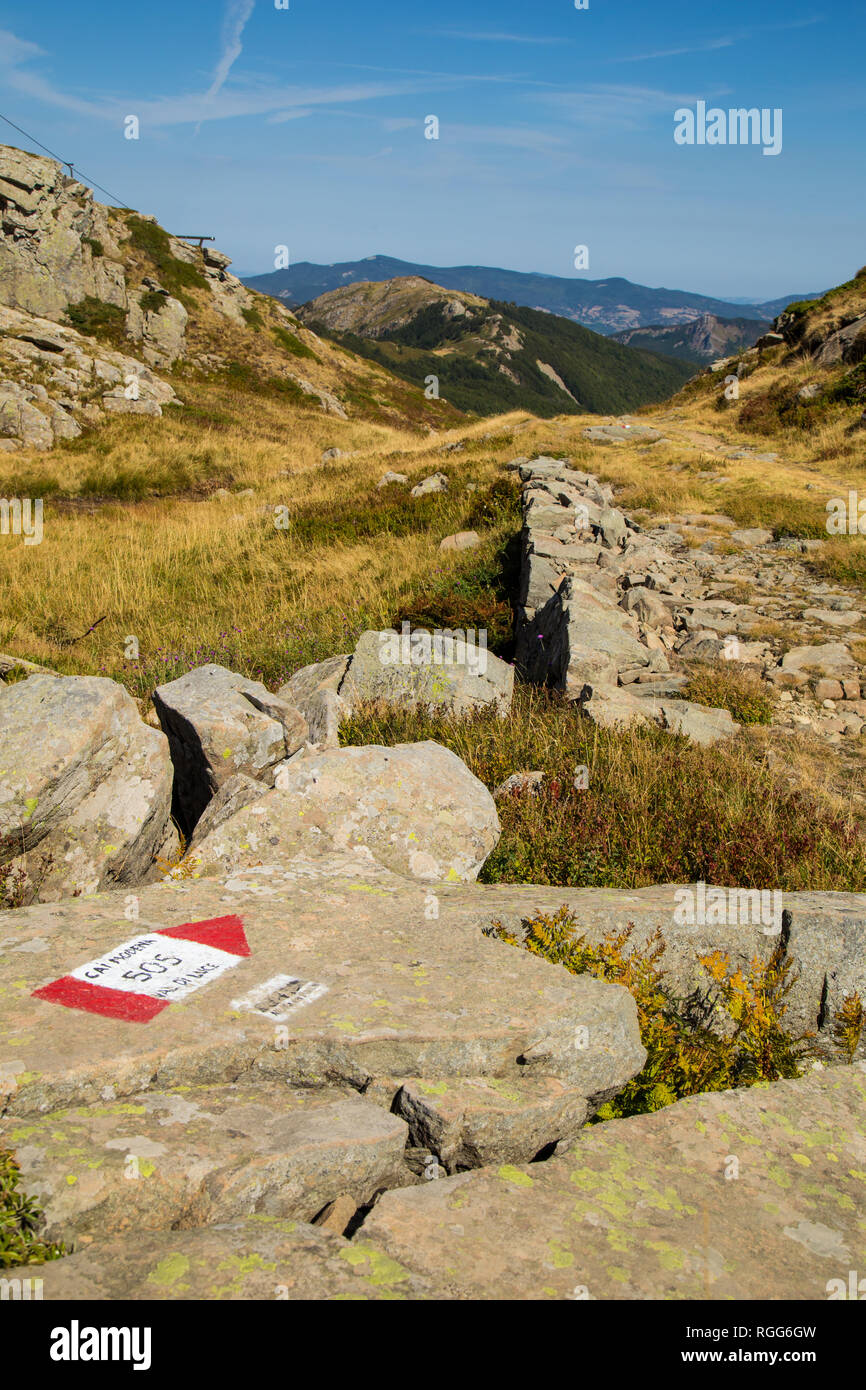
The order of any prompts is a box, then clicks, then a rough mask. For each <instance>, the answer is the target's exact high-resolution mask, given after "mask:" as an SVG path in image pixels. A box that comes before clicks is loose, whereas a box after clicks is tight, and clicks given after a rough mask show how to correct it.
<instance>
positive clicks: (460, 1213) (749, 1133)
mask: <svg viewBox="0 0 866 1390" xmlns="http://www.w3.org/2000/svg"><path fill="white" fill-rule="evenodd" d="M864 1210H866V1067H864V1066H863V1065H857V1066H853V1067H843V1068H836V1069H833V1070H830V1071H826V1072H822V1073H813V1074H812V1075H811V1076H810V1077H808V1078H805V1079H803V1080H799V1081H782V1082H776V1083H775V1084H774V1085H772V1086H765V1085H764V1086H755V1087H752V1088H750V1089H746V1090H738V1091H726V1092H723V1093H721V1094H718V1095H709V1096H699V1097H694V1098H692V1099H690V1100H686V1101H682V1102H680V1103H679V1104H677V1105H674V1106H669V1107H668V1108H667V1109H665V1110H662V1111H659V1112H658V1113H656V1114H654V1115H641V1116H636V1117H634V1118H632V1119H628V1120H611V1121H608V1122H606V1123H604V1124H600V1125H595V1126H591V1127H590V1128H588V1129H585V1130H583V1131H582V1133H581V1136H580V1139H579V1140H578V1141H577V1143H576V1144H575V1145H574V1146H573V1148H571V1149H570V1150H569V1152H568V1153H567V1154H564V1155H562V1156H561V1157H556V1158H552V1159H550V1160H549V1161H548V1162H547V1163H540V1164H533V1165H528V1166H518V1167H516V1166H513V1165H508V1164H506V1165H502V1166H500V1167H498V1168H484V1169H480V1170H476V1171H475V1172H474V1173H465V1174H459V1175H458V1176H456V1177H451V1178H443V1179H440V1180H439V1181H436V1182H430V1183H425V1184H423V1185H421V1186H418V1187H413V1188H406V1189H403V1190H401V1191H395V1192H388V1193H386V1194H385V1195H384V1196H383V1197H382V1198H381V1200H380V1201H379V1202H378V1204H377V1205H376V1206H375V1208H374V1209H373V1211H372V1213H371V1214H370V1216H369V1217H368V1218H367V1220H366V1222H365V1223H364V1225H363V1227H362V1228H361V1231H360V1232H359V1233H358V1237H356V1239H357V1238H359V1237H361V1238H363V1239H364V1240H371V1241H372V1242H373V1243H374V1244H375V1245H377V1246H379V1247H381V1248H383V1249H384V1250H386V1251H387V1253H388V1254H389V1255H390V1256H391V1257H392V1258H393V1259H395V1260H397V1261H400V1262H404V1261H405V1262H406V1263H407V1264H411V1267H412V1268H413V1270H415V1271H416V1273H418V1274H419V1275H421V1276H422V1277H423V1276H427V1277H429V1278H435V1279H437V1280H439V1281H442V1282H446V1283H447V1284H448V1285H449V1286H450V1288H451V1290H452V1291H453V1292H454V1293H455V1294H457V1295H458V1296H460V1297H464V1298H474V1299H545V1298H553V1299H562V1298H565V1299H585V1298H590V1299H657V1298H665V1299H736V1300H740V1299H756V1300H763V1299H767V1298H771V1299H822V1300H823V1299H826V1298H827V1296H828V1289H827V1284H828V1281H829V1280H831V1279H839V1280H841V1281H842V1282H843V1284H844V1285H845V1286H846V1287H847V1283H848V1275H849V1270H852V1269H854V1270H858V1269H859V1270H862V1269H863V1267H864V1263H866V1222H864V1218H863V1212H864Z"/></svg>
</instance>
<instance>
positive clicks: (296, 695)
mask: <svg viewBox="0 0 866 1390" xmlns="http://www.w3.org/2000/svg"><path fill="white" fill-rule="evenodd" d="M351 660H352V658H351V655H348V656H331V657H328V659H327V661H317V662H315V663H314V664H313V665H312V666H303V667H302V668H301V669H300V670H299V671H296V672H295V674H294V675H293V676H292V678H291V680H289V681H287V682H286V684H285V685H283V686H281V687H280V689H279V690H278V692H277V694H278V695H279V697H280V699H281V700H285V701H286V703H287V704H290V705H294V706H295V708H296V709H299V710H300V711H301V714H302V715H303V716H304V718H305V719H306V721H307V725H308V729H309V735H308V736H309V740H310V742H311V743H315V744H318V746H319V747H320V748H339V746H340V724H341V723H342V722H343V720H344V719H348V718H349V716H350V715H351V712H352V708H351V705H350V703H349V701H348V699H347V698H345V697H343V696H341V695H339V694H338V693H337V692H338V691H339V689H340V686H341V685H342V683H343V678H344V677H345V675H346V672H347V670H348V669H349V662H350V661H351Z"/></svg>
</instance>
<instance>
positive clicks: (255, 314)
mask: <svg viewBox="0 0 866 1390" xmlns="http://www.w3.org/2000/svg"><path fill="white" fill-rule="evenodd" d="M241 313H242V314H243V316H244V320H245V322H246V325H247V327H248V328H254V329H255V330H256V331H258V329H260V328H264V326H265V321H264V319H263V318H262V316H261V314H260V313H259V311H258V309H257V308H256V307H255V305H253V306H252V307H251V308H249V309H241Z"/></svg>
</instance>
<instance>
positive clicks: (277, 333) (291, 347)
mask: <svg viewBox="0 0 866 1390" xmlns="http://www.w3.org/2000/svg"><path fill="white" fill-rule="evenodd" d="M271 332H272V333H273V335H274V337H275V338H276V340H277V342H278V343H279V345H280V347H282V348H285V350H286V352H290V353H291V354H292V356H293V357H309V358H311V359H312V360H313V361H314V362H319V361H320V360H321V359H320V358H318V357H317V356H316V354H315V353H314V352H313V350H312V348H308V347H307V345H306V343H302V342H301V340H300V338H296V337H295V335H294V333H290V332H289V330H288V329H287V328H272V329H271Z"/></svg>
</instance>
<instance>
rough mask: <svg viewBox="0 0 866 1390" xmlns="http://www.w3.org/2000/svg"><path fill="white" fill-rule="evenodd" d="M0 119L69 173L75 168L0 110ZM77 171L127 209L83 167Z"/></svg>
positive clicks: (85, 180)
mask: <svg viewBox="0 0 866 1390" xmlns="http://www.w3.org/2000/svg"><path fill="white" fill-rule="evenodd" d="M0 121H5V122H6V124H7V125H11V127H12V129H13V130H17V131H18V134H19V135H23V136H24V138H25V139H26V140H30V141H32V143H33V144H34V145H38V146H39V148H40V150H44V151H45V153H46V154H50V155H51V158H52V159H56V160H57V162H58V164H62V165H63V166H64V168H66V169H68V170H69V172H70V175H72V171H73V169H74V168H75V165H74V164H71V163H70V162H69V160H68V159H61V157H60V155H59V154H55V152H54V150H49V148H48V146H47V145H43V144H42V142H41V141H40V140H37V139H36V136H35V135H30V134H28V132H27V131H26V130H22V129H21V126H20V125H16V124H15V122H14V121H10V119H9V117H8V116H4V115H3V113H2V112H0ZM78 173H79V174H80V175H81V178H82V179H83V180H84V182H85V183H88V184H90V185H91V186H92V187H93V188H98V189H99V191H100V193H105V194H106V196H107V197H109V198H111V199H112V201H113V202H115V203H117V204H118V206H119V207H121V208H123V209H124V210H128V209H129V204H128V203H125V202H124V201H123V199H122V198H118V196H117V194H116V193H112V192H110V191H109V189H107V188H103V187H102V184H101V183H97V182H96V180H95V179H91V178H88V176H87V174H85V173H84V171H83V169H79V170H78Z"/></svg>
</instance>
